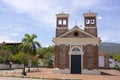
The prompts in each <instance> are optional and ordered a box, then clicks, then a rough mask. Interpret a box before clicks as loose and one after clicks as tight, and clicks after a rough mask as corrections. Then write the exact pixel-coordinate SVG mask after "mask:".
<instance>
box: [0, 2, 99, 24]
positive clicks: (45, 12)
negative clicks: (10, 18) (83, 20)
mask: <svg viewBox="0 0 120 80" xmlns="http://www.w3.org/2000/svg"><path fill="white" fill-rule="evenodd" d="M2 1H3V2H5V3H6V4H8V5H10V6H11V7H12V9H13V10H15V11H16V12H18V13H19V14H24V13H26V14H28V15H29V16H30V17H31V18H32V19H34V20H36V21H40V22H43V23H45V24H50V25H52V26H55V14H56V13H59V12H61V11H65V12H69V13H71V12H73V11H74V10H75V9H77V8H79V9H80V8H86V7H90V6H94V5H96V4H98V3H100V2H101V0H91V1H89V2H88V0H69V1H63V0H2Z"/></svg>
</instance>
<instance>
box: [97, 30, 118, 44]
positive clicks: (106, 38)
mask: <svg viewBox="0 0 120 80" xmlns="http://www.w3.org/2000/svg"><path fill="white" fill-rule="evenodd" d="M118 34H119V32H111V31H102V32H100V33H99V37H101V40H102V42H120V35H118Z"/></svg>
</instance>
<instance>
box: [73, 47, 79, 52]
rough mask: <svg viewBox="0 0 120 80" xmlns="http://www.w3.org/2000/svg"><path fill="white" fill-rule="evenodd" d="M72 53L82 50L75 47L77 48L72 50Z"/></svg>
mask: <svg viewBox="0 0 120 80" xmlns="http://www.w3.org/2000/svg"><path fill="white" fill-rule="evenodd" d="M72 51H80V49H79V48H77V47H75V48H73V49H72Z"/></svg>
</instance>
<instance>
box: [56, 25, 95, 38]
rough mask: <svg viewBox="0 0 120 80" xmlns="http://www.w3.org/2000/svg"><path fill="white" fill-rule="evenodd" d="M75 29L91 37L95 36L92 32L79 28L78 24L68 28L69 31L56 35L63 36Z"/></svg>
mask: <svg viewBox="0 0 120 80" xmlns="http://www.w3.org/2000/svg"><path fill="white" fill-rule="evenodd" d="M75 30H77V31H79V32H81V33H83V34H85V35H87V36H89V37H91V38H96V37H95V36H93V35H92V34H90V33H88V32H86V31H84V30H82V29H80V28H79V27H78V26H75V27H73V28H72V29H70V30H69V31H67V32H65V33H63V34H62V35H60V36H58V37H64V36H65V35H68V34H69V33H71V32H73V31H75Z"/></svg>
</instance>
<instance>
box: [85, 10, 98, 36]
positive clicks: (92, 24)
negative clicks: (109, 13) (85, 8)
mask: <svg viewBox="0 0 120 80" xmlns="http://www.w3.org/2000/svg"><path fill="white" fill-rule="evenodd" d="M83 16H84V25H85V31H86V32H88V33H90V34H92V35H93V36H96V37H97V21H96V16H97V14H96V13H92V12H91V11H89V12H88V13H85V14H83Z"/></svg>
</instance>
